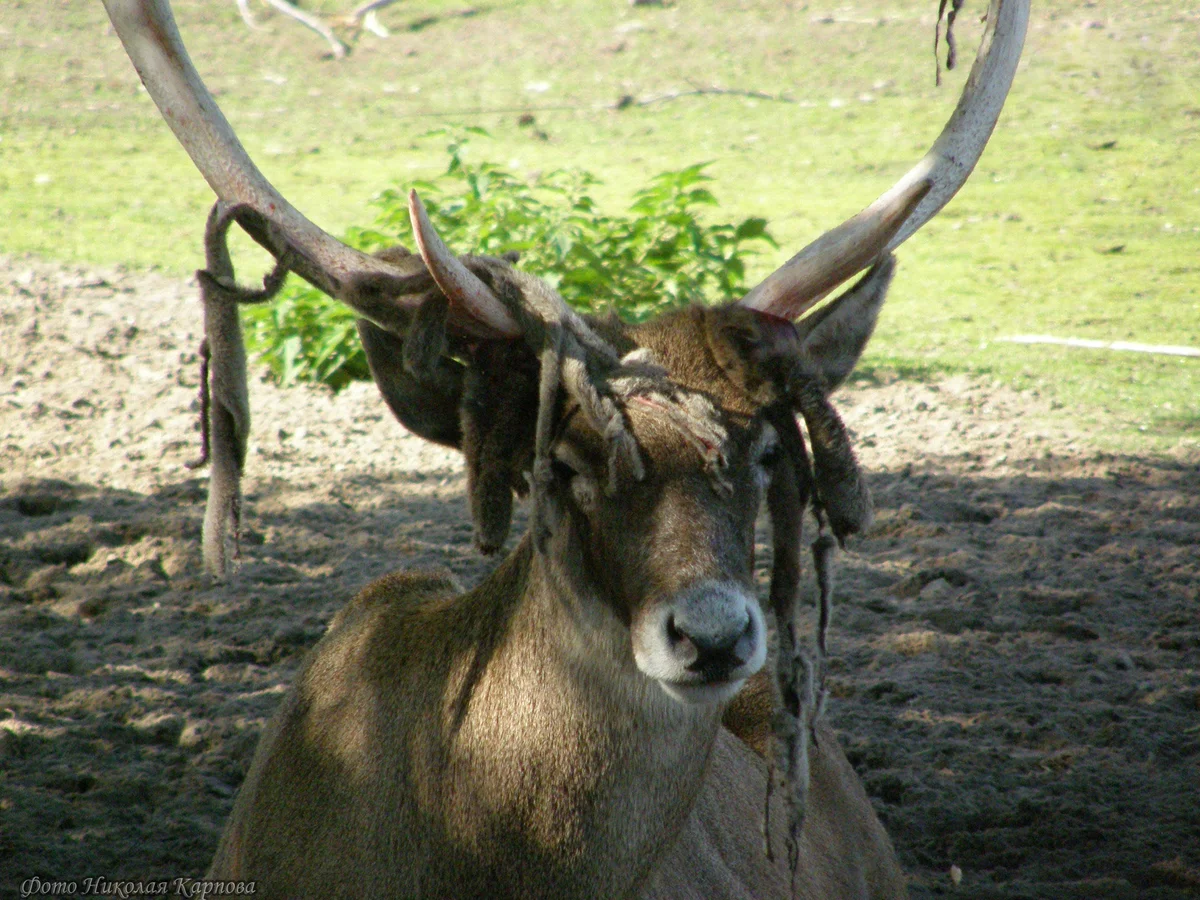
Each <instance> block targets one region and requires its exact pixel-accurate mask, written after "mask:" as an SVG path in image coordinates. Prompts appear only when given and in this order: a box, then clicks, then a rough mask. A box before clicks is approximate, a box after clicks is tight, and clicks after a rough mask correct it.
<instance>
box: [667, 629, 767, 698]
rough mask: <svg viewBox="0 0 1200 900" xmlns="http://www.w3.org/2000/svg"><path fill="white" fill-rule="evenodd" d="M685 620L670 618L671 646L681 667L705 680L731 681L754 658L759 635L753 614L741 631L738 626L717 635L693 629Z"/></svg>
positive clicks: (669, 640) (704, 630)
mask: <svg viewBox="0 0 1200 900" xmlns="http://www.w3.org/2000/svg"><path fill="white" fill-rule="evenodd" d="M682 618H683V617H681V616H680V615H679V613H678V612H673V613H671V615H669V616H668V617H667V621H666V630H667V634H666V638H667V646H668V647H669V648H670V653H671V655H672V656H673V657H674V658H675V661H676V663H677V664H678V665H680V666H681V667H683V668H684V669H686V670H687V671H688V672H691V673H693V674H695V675H698V676H699V677H700V678H701V679H702V680H704V681H708V682H713V681H727V680H728V679H729V677H730V675H732V674H733V673H734V672H736V671H737V670H738V669H740V668H741V667H742V666H744V665H746V663H747V662H749V661H750V658H751V657H752V656H753V655H754V651H755V648H756V643H757V641H756V638H757V635H756V634H755V627H754V620H753V619H752V618H751V617H750V614H749V612H747V613H746V614H745V615H744V616H743V621H744V624H743V626H742V628H741V629H740V630H738V628H737V627H736V624H735V625H734V627H730V628H726V629H722V630H721V631H718V632H716V633H712V632H710V631H707V630H706V629H704V628H703V627H701V628H696V627H695V626H694V625H693V626H689V624H688V622H687V621H686V619H684V620H683V621H681V619H682Z"/></svg>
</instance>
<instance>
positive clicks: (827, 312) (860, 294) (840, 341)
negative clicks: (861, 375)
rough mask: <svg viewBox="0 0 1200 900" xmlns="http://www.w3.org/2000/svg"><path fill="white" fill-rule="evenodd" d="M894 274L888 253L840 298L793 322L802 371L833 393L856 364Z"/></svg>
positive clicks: (894, 269)
mask: <svg viewBox="0 0 1200 900" xmlns="http://www.w3.org/2000/svg"><path fill="white" fill-rule="evenodd" d="M895 271H896V257H894V256H892V255H891V254H890V253H889V254H888V255H887V256H885V257H883V258H882V259H881V260H879V262H877V263H875V265H874V266H872V267H871V269H870V270H869V271H868V272H867V274H866V275H864V276H863V277H862V278H860V279H859V280H858V283H857V284H855V285H854V287H852V288H850V290H848V291H846V292H845V293H844V294H842V295H841V296H840V297H838V298H837V299H835V300H832V301H830V302H829V303H828V304H826V305H825V306H824V307H822V308H821V309H819V310H817V312H815V313H813V314H812V315H811V316H808V317H807V318H805V319H801V320H800V321H799V322H797V323H796V332H797V334H798V335H799V337H800V354H801V357H802V359H803V360H804V362H805V364H806V365H805V369H806V371H808V372H809V373H810V374H812V375H815V376H817V377H818V378H819V379H820V381H821V386H822V388H823V390H824V391H825V393H826V394H831V393H833V391H834V390H836V389H837V388H838V387H839V386H840V385H841V384H842V382H844V381H845V380H846V378H847V377H849V375H850V373H851V372H852V371H854V367H855V366H856V365H858V360H859V358H860V357H861V356H862V353H863V350H865V349H866V347H867V341H869V340H870V339H871V334H872V332H874V331H875V323H876V321H877V320H878V318H879V310H880V309H881V308H882V307H883V301H884V300H885V299H886V297H887V291H888V287H889V286H890V285H891V283H892V276H893V275H894V274H895Z"/></svg>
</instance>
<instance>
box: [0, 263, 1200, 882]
mask: <svg viewBox="0 0 1200 900" xmlns="http://www.w3.org/2000/svg"><path fill="white" fill-rule="evenodd" d="M198 332H199V310H198V304H197V302H196V300H195V292H194V289H193V288H192V287H191V286H189V285H186V284H182V283H179V282H175V281H169V280H166V279H163V278H159V277H155V276H152V275H151V276H148V275H144V274H129V273H122V272H81V271H67V270H63V269H61V268H56V267H53V266H50V265H46V264H42V263H38V262H36V261H31V260H21V259H7V260H5V259H0V347H2V348H3V349H2V350H0V896H6V897H7V896H17V895H18V894H19V888H20V885H21V883H22V882H23V881H25V879H27V878H29V877H31V876H35V875H36V876H40V877H41V878H43V879H54V880H64V879H75V880H79V881H82V879H84V878H86V877H89V876H92V877H95V876H103V877H107V878H111V879H116V878H126V879H130V878H156V879H159V878H161V879H169V878H175V877H177V876H192V877H197V876H200V875H202V874H203V872H204V869H205V867H206V866H207V863H208V860H209V858H210V856H211V854H212V852H213V849H214V847H215V844H216V841H217V837H218V835H219V833H220V829H221V826H222V823H223V821H224V819H225V817H226V815H227V814H228V812H229V809H230V806H231V804H232V801H233V796H234V793H235V792H236V790H237V788H238V785H239V783H240V781H241V779H242V777H243V773H244V772H245V769H246V766H247V764H248V762H249V759H250V755H251V753H252V752H253V749H254V746H255V743H256V741H257V739H258V736H259V734H260V732H261V730H262V728H263V725H264V723H265V721H266V720H267V718H268V717H269V716H270V715H271V713H272V711H273V710H274V708H275V706H276V705H277V703H278V701H279V699H280V696H281V694H282V692H283V691H284V690H285V688H286V686H287V684H288V683H289V681H290V679H291V678H292V676H293V674H294V673H295V671H296V669H297V666H298V664H299V662H300V660H301V659H302V657H303V656H304V653H305V651H306V649H307V648H308V647H310V646H311V645H312V644H313V643H314V642H315V641H316V640H317V639H318V638H319V637H320V635H321V634H322V632H323V629H324V628H325V625H326V623H327V622H328V621H329V619H330V617H331V616H332V615H333V614H334V612H335V611H336V610H337V609H338V608H339V607H340V606H341V605H342V604H343V603H344V602H345V601H346V600H347V599H348V598H349V597H350V596H351V595H352V594H353V593H354V591H355V590H356V589H357V588H359V587H360V586H362V585H363V584H364V583H365V582H367V581H368V580H369V579H371V578H373V577H375V576H377V575H380V574H383V573H385V572H387V571H390V570H393V569H397V568H401V567H404V566H412V565H417V564H430V563H433V564H441V565H445V566H448V567H449V568H450V569H452V570H454V571H455V572H456V573H458V574H459V575H460V576H461V577H462V578H463V579H464V580H467V581H472V580H475V579H477V578H478V577H479V576H480V575H481V574H482V573H483V572H485V571H486V570H487V569H488V568H489V567H490V566H491V565H492V564H491V563H489V562H486V561H484V560H482V559H480V558H479V557H478V556H477V555H476V554H475V553H474V552H473V550H472V549H471V546H470V536H471V528H470V524H469V520H468V515H467V510H466V503H465V499H464V496H463V479H462V476H461V472H460V465H459V461H458V459H457V458H456V457H455V456H454V455H453V454H451V453H448V452H446V451H443V450H441V449H438V448H434V447H430V446H428V445H425V444H423V443H422V442H420V441H419V440H418V439H416V438H414V437H411V436H409V435H408V434H407V433H405V432H404V430H403V429H402V428H400V427H399V426H398V425H397V424H396V423H395V422H394V421H393V420H392V419H391V418H390V416H389V415H388V414H387V412H386V410H385V408H384V406H383V404H382V403H381V402H380V401H379V399H378V397H377V395H376V392H375V389H374V387H373V386H372V385H369V384H362V385H355V386H352V387H351V388H349V389H347V390H346V391H344V392H343V393H342V394H341V395H339V396H337V397H332V396H330V395H329V394H328V393H327V392H325V391H322V390H317V389H309V388H297V389H292V390H280V389H278V388H276V387H274V386H272V385H270V384H265V383H257V382H256V383H254V384H253V386H252V394H251V401H252V404H253V406H254V417H255V421H254V440H253V445H252V451H251V457H250V462H249V476H248V481H247V484H246V489H247V490H246V501H245V511H246V521H245V534H244V541H243V548H242V566H241V570H240V572H239V573H238V575H237V576H236V577H235V578H234V579H233V580H232V581H230V582H228V583H225V584H218V583H212V582H210V581H208V580H206V579H205V578H204V577H203V576H202V574H201V567H200V556H199V549H198V548H199V534H200V522H201V516H202V512H203V502H204V496H205V477H206V476H205V474H204V473H203V472H202V471H201V472H197V471H193V470H190V469H188V468H186V467H185V463H186V462H187V461H189V460H190V459H192V458H194V457H195V456H196V455H197V449H198V448H197V438H196V430H195V414H196V413H195V411H196V407H197V403H196V400H195V397H196V391H197V383H196V382H197V365H196V354H195V351H196V347H197V342H198V337H199V335H198ZM1116 364H1119V361H1117V363H1116ZM840 406H841V408H842V410H843V412H844V414H845V416H846V418H847V421H848V423H849V424H850V426H851V427H852V429H853V430H854V432H855V433H856V434H857V436H858V446H859V448H860V454H861V456H862V459H863V462H864V464H865V467H866V469H867V470H868V472H869V473H870V477H871V483H872V487H873V489H874V492H875V498H876V505H877V508H878V513H879V514H878V522H877V524H876V525H875V526H874V528H873V530H872V531H871V532H870V534H868V535H867V536H866V537H865V538H864V539H862V540H859V541H858V542H857V543H856V545H855V546H854V547H853V552H851V553H848V554H844V555H842V556H841V564H840V569H839V577H840V580H839V586H838V590H837V593H836V600H837V608H836V612H835V632H834V634H833V635H832V636H831V641H832V646H833V651H832V652H833V653H834V655H835V657H836V659H835V660H834V680H833V684H832V688H833V698H832V699H831V706H830V715H831V718H832V720H833V723H834V725H835V726H836V727H837V728H838V729H839V730H840V732H841V734H842V738H843V740H844V743H845V746H846V748H847V751H848V753H849V755H850V758H851V759H852V761H853V762H854V764H855V765H856V766H857V768H858V770H859V772H860V773H861V774H862V776H863V779H864V781H865V782H866V785H867V789H868V791H869V792H870V794H871V796H872V797H873V798H874V801H875V803H876V805H877V808H878V809H879V811H880V813H881V815H882V817H883V819H884V821H885V823H886V825H887V826H888V828H889V830H890V832H891V834H892V836H893V838H894V840H895V842H896V845H897V848H898V850H899V853H900V856H901V860H902V863H903V864H904V866H905V868H906V869H907V871H908V872H910V873H911V880H912V890H913V894H914V896H918V897H919V896H930V895H943V894H953V895H961V896H964V897H968V896H969V897H1003V898H1018V897H1021V898H1024V897H1037V898H1076V897H1077V898H1084V897H1088V898H1091V897H1113V898H1124V897H1130V898H1133V897H1139V898H1142V897H1153V898H1178V897H1194V896H1200V451H1197V449H1196V445H1195V444H1190V445H1186V446H1184V447H1182V448H1181V449H1180V450H1179V452H1178V453H1176V454H1175V456H1174V457H1173V458H1171V457H1168V458H1155V459H1151V458H1140V457H1136V456H1118V455H1111V454H1105V453H1101V452H1097V451H1096V450H1095V449H1094V448H1093V446H1092V445H1091V444H1090V442H1089V436H1088V435H1085V434H1069V433H1066V432H1065V431H1064V430H1063V429H1062V428H1061V427H1055V426H1047V425H1045V424H1044V422H1045V421H1047V420H1048V417H1049V410H1048V409H1046V408H1045V407H1044V406H1043V404H1042V401H1040V400H1039V399H1038V398H1036V397H1033V396H1030V395H1028V394H1017V393H1013V392H1011V391H1008V390H1005V389H1001V388H997V387H994V386H992V385H990V384H985V383H980V382H977V381H972V380H969V379H967V378H965V377H956V378H952V379H949V380H943V381H941V382H934V383H929V382H926V383H911V382H910V383H903V382H893V383H882V384H881V383H868V382H861V381H860V382H858V383H857V384H856V385H854V386H853V387H852V388H851V389H849V390H847V391H845V392H844V393H843V395H842V396H841V399H840ZM951 866H955V867H958V869H959V870H961V883H960V884H958V885H957V886H956V885H955V884H954V882H953V879H952V878H951V875H950V871H951Z"/></svg>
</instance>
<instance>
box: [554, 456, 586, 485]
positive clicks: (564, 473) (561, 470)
mask: <svg viewBox="0 0 1200 900" xmlns="http://www.w3.org/2000/svg"><path fill="white" fill-rule="evenodd" d="M550 471H552V472H553V473H554V477H555V478H557V479H558V480H559V481H570V480H571V479H572V478H574V477H575V476H576V475H578V474H579V472H578V470H576V469H575V468H574V467H573V466H572V465H571V464H570V463H568V462H567V461H566V460H564V459H561V458H560V457H557V456H556V457H554V458H553V459H551V460H550Z"/></svg>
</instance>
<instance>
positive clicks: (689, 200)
mask: <svg viewBox="0 0 1200 900" xmlns="http://www.w3.org/2000/svg"><path fill="white" fill-rule="evenodd" d="M472 134H486V132H483V131H482V130H481V129H475V128H472V129H466V130H465V131H462V132H458V133H456V134H454V135H452V136H451V140H450V143H449V145H448V147H447V152H448V153H449V156H450V163H449V166H448V167H447V169H446V171H445V173H444V174H442V175H441V176H439V177H438V178H437V179H435V180H433V181H423V182H418V183H417V184H416V185H415V187H416V188H417V190H418V191H419V192H420V194H421V199H422V200H423V201H424V203H425V206H426V208H427V209H428V211H429V215H430V219H431V220H432V222H433V224H434V227H435V228H436V229H437V230H438V232H439V233H440V234H441V235H442V237H443V238H444V239H445V241H446V243H447V245H448V246H450V247H451V248H452V249H453V250H454V251H455V252H456V253H473V254H487V255H492V256H499V255H501V254H503V253H506V252H508V251H512V250H516V251H519V252H520V254H521V267H522V268H523V269H525V270H526V271H529V272H533V273H536V274H537V275H539V276H540V277H542V278H544V279H545V280H546V281H548V282H549V283H550V284H552V285H553V286H554V287H555V288H556V289H557V290H558V291H559V293H561V294H562V296H563V297H564V298H565V299H566V301H567V302H568V303H569V304H571V305H572V306H573V307H575V308H577V309H580V310H582V311H587V312H603V311H608V310H612V311H615V312H616V313H617V315H619V316H621V317H622V318H623V319H625V320H627V321H632V322H636V321H641V320H644V319H646V318H649V317H650V316H652V315H654V314H655V313H656V312H658V311H660V310H662V309H665V308H668V307H673V306H678V305H681V304H684V303H687V302H689V301H692V300H715V301H722V300H732V299H735V298H737V297H739V296H741V294H742V293H744V290H745V272H746V269H745V260H746V258H747V257H748V256H750V255H752V254H754V253H757V252H759V249H760V248H761V247H762V246H763V245H764V244H765V245H769V246H772V247H773V246H775V241H774V239H773V238H772V237H771V236H770V234H769V233H768V231H767V223H766V220H765V219H759V218H751V219H746V220H744V221H742V222H740V223H738V224H736V225H734V224H706V223H705V222H704V221H702V219H701V217H700V212H701V209H702V208H703V207H705V206H716V205H717V201H716V198H715V197H714V196H713V195H712V193H711V192H710V191H709V190H708V188H707V187H706V184H707V183H708V182H710V181H711V180H712V179H711V178H710V177H709V176H708V175H706V174H705V172H704V169H705V167H706V164H704V163H701V164H698V165H694V166H689V167H687V168H686V169H680V170H678V171H673V172H663V173H661V174H659V175H656V176H654V177H653V178H652V179H650V182H649V183H648V184H647V185H646V186H645V187H644V188H642V189H641V190H640V191H638V192H637V193H636V194H635V195H634V199H633V203H632V205H631V206H630V207H629V211H628V212H627V213H626V214H624V215H606V214H604V213H602V212H601V211H600V210H599V209H598V208H597V207H596V204H595V202H594V201H593V200H592V198H591V196H590V195H589V190H590V189H592V188H593V187H595V186H596V185H597V184H599V183H600V182H599V181H598V179H597V178H596V177H595V176H594V175H592V174H591V173H589V172H586V171H583V170H580V169H559V170H555V171H553V172H549V173H546V174H542V175H539V176H537V177H535V178H533V179H532V180H529V181H525V180H522V179H520V178H517V177H516V176H514V175H513V174H511V173H510V172H507V171H506V170H504V169H503V168H501V167H500V166H497V165H495V164H494V163H489V162H480V163H470V162H468V161H467V160H466V159H465V158H464V154H463V150H464V148H465V147H466V146H467V143H468V141H469V136H470V135H472ZM372 205H374V206H375V207H376V208H377V209H378V215H377V217H376V220H375V222H374V224H373V225H372V226H371V227H370V228H352V229H350V231H349V232H348V233H347V234H346V235H345V236H344V238H343V240H345V241H346V243H348V244H350V245H351V246H354V247H357V248H359V249H360V250H364V251H367V252H371V251H374V250H379V249H382V248H384V247H390V246H393V245H395V244H398V243H402V244H405V245H411V236H410V235H411V231H410V226H409V220H408V199H407V191H404V190H399V189H395V188H389V189H387V190H384V191H382V192H381V193H380V194H379V195H378V196H377V197H376V198H375V199H374V200H373V201H372ZM355 318H356V317H355V314H354V313H353V312H352V311H351V310H350V309H348V308H347V307H345V306H343V305H342V304H340V303H338V302H336V301H334V300H331V299H329V298H328V297H326V296H325V295H324V294H322V293H321V292H320V291H317V290H316V289H315V288H312V287H309V286H308V285H307V284H305V283H303V282H301V281H300V280H299V279H296V278H292V279H290V280H289V283H288V285H287V287H286V288H285V289H284V291H283V292H282V294H281V296H280V297H279V299H277V300H276V301H275V302H274V303H273V304H270V305H264V306H262V307H251V308H249V309H248V310H247V314H246V327H247V340H248V343H249V345H250V348H251V349H252V350H254V351H256V352H257V353H258V354H259V356H260V358H262V359H263V360H264V361H265V362H266V363H267V364H268V366H269V367H270V369H271V371H272V372H273V373H274V375H275V376H276V377H277V378H278V379H279V380H280V381H281V382H282V383H284V384H289V383H292V382H294V381H318V382H323V383H325V384H328V385H330V386H331V387H333V388H334V389H337V388H340V387H342V386H343V385H345V384H346V383H347V382H348V381H350V380H352V379H356V378H367V377H369V375H368V372H367V365H366V359H365V357H364V356H363V353H362V349H361V347H360V346H359V343H358V338H357V335H356V334H355V331H354V320H355Z"/></svg>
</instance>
